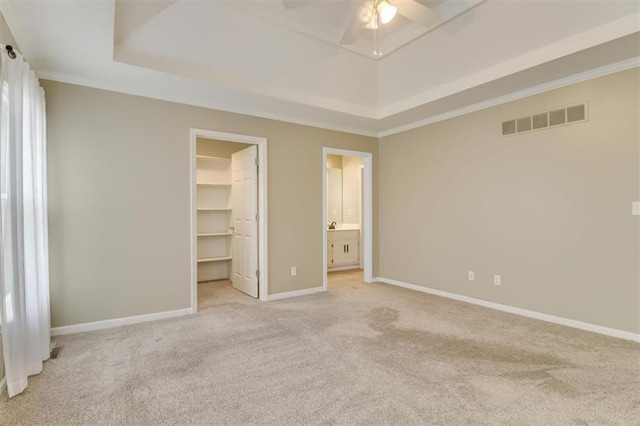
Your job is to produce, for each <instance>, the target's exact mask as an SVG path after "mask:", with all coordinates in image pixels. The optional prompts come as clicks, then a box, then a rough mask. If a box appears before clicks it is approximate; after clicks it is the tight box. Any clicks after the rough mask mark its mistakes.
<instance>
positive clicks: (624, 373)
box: [0, 273, 640, 425]
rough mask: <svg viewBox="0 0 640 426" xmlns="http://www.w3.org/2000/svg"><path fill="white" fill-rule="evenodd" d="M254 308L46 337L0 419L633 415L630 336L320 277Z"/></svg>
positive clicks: (204, 292)
mask: <svg viewBox="0 0 640 426" xmlns="http://www.w3.org/2000/svg"><path fill="white" fill-rule="evenodd" d="M331 282H332V283H333V285H332V288H331V289H330V291H329V292H327V293H321V294H315V295H310V296H303V297H298V298H293V299H285V300H280V301H274V302H267V303H261V302H258V301H255V300H253V299H251V298H249V297H247V296H244V295H242V294H240V293H238V292H237V291H235V290H233V289H232V288H231V287H230V286H229V285H228V283H210V284H205V285H201V286H200V287H199V292H200V294H201V296H202V300H201V309H202V310H201V311H200V312H199V313H198V314H197V315H193V316H187V317H181V318H175V319H170V320H164V321H158V322H153V323H146V324H138V325H133V326H125V327H119V328H114V329H110V330H104V331H99V332H90V333H83V334H77V335H70V336H64V337H60V338H58V339H59V343H61V344H63V345H64V347H63V349H62V350H61V352H60V355H59V358H58V359H55V360H50V361H48V362H47V363H46V364H45V369H44V371H43V372H42V373H41V374H40V375H38V376H35V377H32V378H30V379H29V387H28V389H27V390H26V392H25V393H24V394H22V395H20V396H18V397H16V398H13V399H11V400H9V399H8V398H7V396H6V393H5V395H4V396H3V397H2V400H1V401H0V423H1V424H64V425H68V424H119V425H127V424H136V425H144V424H214V423H215V424H278V425H288V424H296V425H297V424H375V425H381V424H431V425H458V424H474V425H483V424H487V425H489V424H491V425H494V424H503V425H530V424H531V425H533V424H535V425H587V424H598V425H600V424H620V425H632V424H640V420H639V419H640V345H638V344H635V343H632V342H628V341H624V340H619V339H615V338H609V337H605V336H601V335H597V334H593V333H589V332H584V331H579V330H574V329H570V328H566V327H562V326H557V325H553V324H548V323H544V322H540V321H536V320H531V319H527V318H522V317H518V316H515V315H510V314H506V313H502V312H497V311H493V310H489V309H486V308H482V307H478V306H473V305H468V304H465V303H461V302H456V301H452V300H448V299H443V298H440V297H435V296H431V295H426V294H421V293H416V292H413V291H410V290H405V289H401V288H396V287H392V286H387V285H382V284H363V283H361V281H360V275H359V274H353V273H341V274H332V277H331Z"/></svg>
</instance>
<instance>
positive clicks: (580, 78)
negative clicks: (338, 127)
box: [377, 57, 640, 138]
mask: <svg viewBox="0 0 640 426" xmlns="http://www.w3.org/2000/svg"><path fill="white" fill-rule="evenodd" d="M636 67H640V57H635V58H630V59H626V60H624V61H620V62H616V63H613V64H610V65H605V66H602V67H599V68H594V69H592V70H589V71H585V72H582V73H578V74H574V75H571V76H568V77H564V78H561V79H558V80H554V81H551V82H548V83H544V84H540V85H538V86H534V87H530V88H528V89H524V90H519V91H517V92H512V93H509V94H508V95H504V96H499V97H496V98H493V99H489V100H486V101H483V102H479V103H476V104H473V105H469V106H466V107H464V108H459V109H455V110H452V111H448V112H445V113H442V114H438V115H434V116H432V117H428V118H425V119H423V120H419V121H414V122H412V123H409V124H405V125H402V126H398V127H394V128H392V129H388V130H383V131H380V132H378V134H377V136H378V138H384V137H387V136H391V135H395V134H398V133H402V132H406V131H408V130H413V129H416V128H418V127H423V126H427V125H429V124H433V123H437V122H439V121H444V120H448V119H450V118H455V117H460V116H462V115H465V114H470V113H472V112H476V111H481V110H483V109H487V108H491V107H494V106H498V105H502V104H506V103H508V102H512V101H517V100H518V99H523V98H527V97H529V96H534V95H538V94H540V93H544V92H549V91H551V90H555V89H560V88H562V87H565V86H570V85H572V84H577V83H582V82H584V81H588V80H593V79H594V78H598V77H604V76H606V75H609V74H614V73H617V72H621V71H626V70H629V69H632V68H636Z"/></svg>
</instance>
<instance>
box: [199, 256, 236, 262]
mask: <svg viewBox="0 0 640 426" xmlns="http://www.w3.org/2000/svg"><path fill="white" fill-rule="evenodd" d="M224 260H231V256H225V257H209V258H207V259H198V263H204V262H222V261H224Z"/></svg>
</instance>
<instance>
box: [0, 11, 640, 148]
mask: <svg viewBox="0 0 640 426" xmlns="http://www.w3.org/2000/svg"><path fill="white" fill-rule="evenodd" d="M302 3H304V4H296V5H295V6H296V7H291V4H289V6H288V7H285V5H284V4H283V2H282V1H279V0H268V1H253V2H228V1H197V2H196V1H187V0H183V1H166V2H164V1H160V2H157V1H156V2H139V1H117V2H114V1H97V0H96V1H93V0H81V1H80V0H78V1H75V2H58V1H54V0H43V1H40V2H18V1H8V2H6V1H5V2H2V3H0V7H1V8H2V11H3V14H4V15H5V17H6V19H7V22H8V24H9V26H10V27H11V30H12V32H13V33H14V35H15V37H16V39H17V41H18V43H19V45H20V48H21V49H22V52H23V54H24V55H25V57H26V58H27V59H28V60H29V61H30V62H31V63H32V64H33V66H34V68H35V69H36V70H37V71H38V72H39V75H40V76H41V77H43V78H49V79H54V80H59V81H67V82H71V83H77V84H83V85H88V86H93V87H100V88H106V89H110V90H117V91H122V92H127V93H133V94H138V95H143V96H149V97H155V98H159V99H166V100H172V101H177V102H183V103H189V104H194V105H200V106H206V107H210V108H217V109H222V110H227V111H234V112H241V113H246V114H251V115H257V116H263V117H269V118H275V119H280V120H284V121H291V122H297V123H302V124H309V125H314V126H319V127H326V128H332V129H338V130H345V131H350V132H354V133H361V134H368V135H381V134H389V133H393V132H394V131H399V130H402V129H406V128H410V127H411V126H412V125H413V124H416V123H427V122H429V120H435V119H436V118H437V117H443V116H447V114H452V113H453V111H464V110H471V109H473V107H474V106H476V107H477V106H479V105H485V104H486V105H488V104H490V103H491V102H495V101H496V99H498V100H499V99H502V98H504V99H507V98H508V96H507V95H509V94H514V93H520V94H522V95H523V96H524V95H526V94H527V93H533V92H535V90H537V89H536V88H538V89H539V88H543V87H545V85H547V86H549V85H553V84H561V82H562V81H573V80H571V78H573V77H572V76H575V75H582V76H583V77H585V78H586V77H588V75H589V73H590V72H601V73H602V72H612V71H615V70H619V69H625V68H629V67H631V66H637V65H638V64H639V62H638V56H640V38H639V31H640V14H639V13H640V11H639V8H640V5H639V4H638V3H636V2H625V1H619V2H617V1H610V2H583V1H569V0H566V1H563V2H547V1H542V0H541V1H516V0H514V1H510V2H504V1H491V0H487V1H477V0H475V1H471V0H470V1H459V0H455V1H453V0H448V1H444V0H435V1H421V4H423V5H424V6H428V7H430V8H431V9H432V10H434V11H436V12H437V17H438V19H437V20H435V21H434V22H433V25H431V26H430V27H425V26H424V25H419V24H417V23H416V22H413V21H411V20H410V19H408V18H405V17H403V16H398V17H397V18H396V19H394V20H393V21H392V22H391V24H390V25H389V26H388V28H387V27H384V28H383V32H382V34H383V37H384V38H383V41H382V50H383V51H384V52H385V55H384V56H382V58H380V59H377V60H376V58H373V57H372V56H371V54H370V53H371V52H372V49H373V45H372V34H371V31H370V30H361V31H360V32H359V33H358V37H357V38H356V40H355V41H354V42H353V43H349V44H340V40H341V38H342V35H343V33H344V29H345V28H346V26H348V25H349V22H350V21H351V19H352V16H353V13H354V11H355V10H357V7H358V5H359V4H361V3H360V2H353V1H350V0H325V1H307V2H302ZM396 3H401V2H400V0H397V1H396ZM401 10H402V9H401ZM594 70H596V71H594ZM597 70H600V71H597ZM594 75H595V74H594ZM549 87H551V86H549Z"/></svg>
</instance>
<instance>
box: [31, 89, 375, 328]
mask: <svg viewBox="0 0 640 426" xmlns="http://www.w3.org/2000/svg"><path fill="white" fill-rule="evenodd" d="M42 84H43V86H44V88H45V91H46V97H47V125H48V138H49V141H48V143H49V163H48V164H49V203H50V211H49V215H50V216H49V229H50V236H49V241H50V256H51V305H52V306H51V311H52V326H53V327H59V326H64V325H70V324H78V323H86V322H90V321H99V320H106V319H111V318H118V317H126V316H131V315H140V314H147V313H152V312H161V311H168V310H174V309H181V308H187V307H189V303H190V301H189V291H190V283H189V273H190V259H189V232H190V231H189V217H190V206H189V129H190V128H192V127H195V128H201V129H208V130H216V131H222V132H230V133H240V134H247V135H254V136H262V137H266V138H268V204H269V205H268V214H269V228H268V232H269V293H270V294H275V293H281V292H286V291H293V290H300V289H305V288H311V287H318V286H321V285H322V274H323V271H322V233H323V226H322V179H323V176H324V173H323V170H322V164H323V159H322V147H323V146H328V147H334V148H342V149H350V150H357V151H366V152H372V153H373V154H374V169H375V167H377V164H376V161H377V151H376V149H377V141H376V139H374V138H368V137H363V136H356V135H351V134H346V133H340V132H334V131H329V130H323V129H318V128H313V127H307V126H300V125H294V124H288V123H284V122H278V121H273V120H266V119H260V118H255V117H249V116H243V115H239V114H231V113H225V112H220V111H214V110H209V109H205V108H197V107H192V106H186V105H181V104H176V103H170V102H164V101H158V100H153V99H148V98H142V97H136V96H130V95H124V94H119V93H115V92H109V91H103V90H97V89H91V88H85V87H80V86H74V85H69V84H63V83H56V82H51V81H43V82H42ZM376 184H377V182H375V181H374V186H375V185H376ZM374 191H375V190H374ZM375 202H376V200H375V199H374V203H375ZM374 209H375V206H374ZM374 217H375V210H374ZM374 238H375V236H374ZM374 244H375V240H374ZM375 259H377V258H374V262H375ZM291 266H297V268H298V274H297V276H295V277H291V276H290V267H291ZM374 266H375V263H374Z"/></svg>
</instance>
